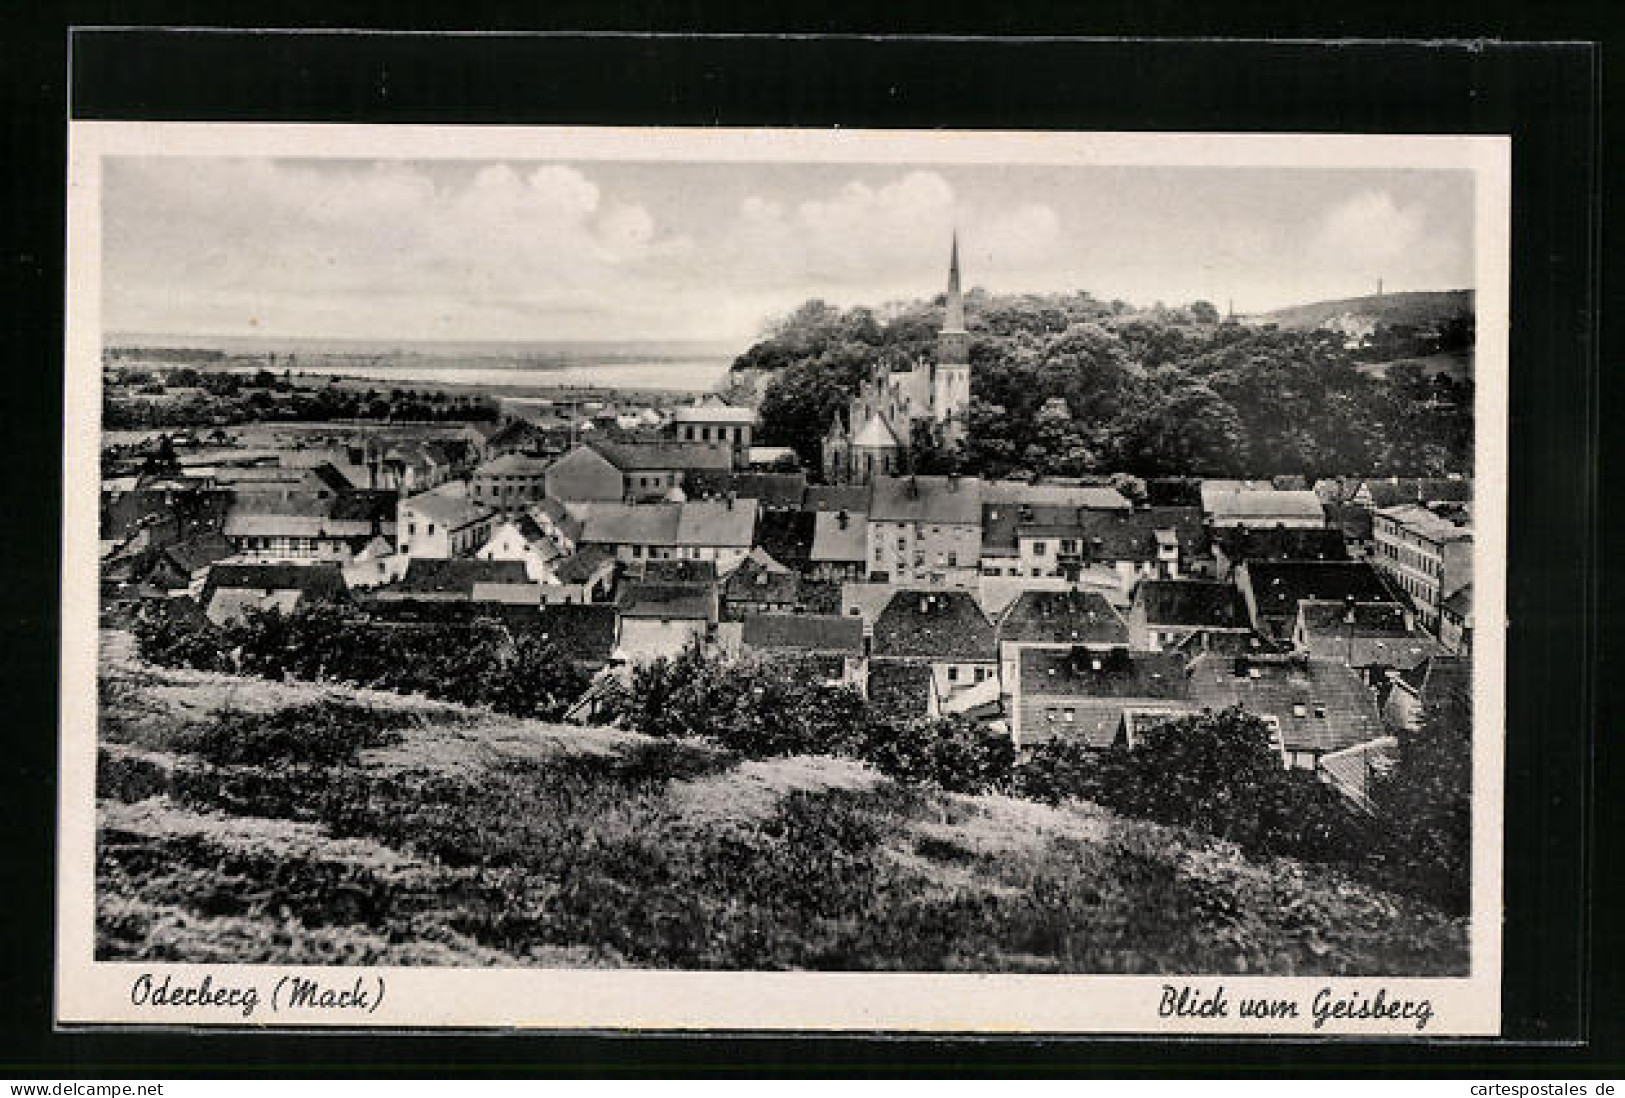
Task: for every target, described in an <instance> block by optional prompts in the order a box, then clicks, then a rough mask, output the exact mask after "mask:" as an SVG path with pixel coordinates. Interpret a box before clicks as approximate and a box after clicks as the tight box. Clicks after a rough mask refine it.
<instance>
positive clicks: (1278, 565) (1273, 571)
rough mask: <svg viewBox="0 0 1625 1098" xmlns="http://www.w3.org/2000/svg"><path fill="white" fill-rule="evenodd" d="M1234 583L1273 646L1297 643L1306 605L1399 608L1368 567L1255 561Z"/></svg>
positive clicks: (1342, 563)
mask: <svg viewBox="0 0 1625 1098" xmlns="http://www.w3.org/2000/svg"><path fill="white" fill-rule="evenodd" d="M1234 579H1235V583H1236V587H1237V589H1238V590H1240V591H1241V597H1242V599H1243V600H1244V601H1245V602H1246V604H1247V616H1248V618H1249V619H1250V620H1251V621H1252V625H1253V628H1254V629H1256V630H1257V631H1258V632H1259V633H1260V634H1262V635H1263V637H1264V638H1265V639H1266V640H1270V641H1290V640H1291V639H1292V631H1293V629H1294V628H1295V627H1296V625H1297V621H1298V604H1299V603H1300V602H1303V601H1304V600H1305V599H1312V600H1322V601H1330V602H1338V603H1342V602H1347V601H1349V600H1351V599H1352V600H1353V601H1355V602H1387V603H1398V602H1399V598H1398V597H1397V596H1396V595H1395V594H1394V593H1393V592H1392V591H1390V590H1389V588H1388V585H1387V584H1386V583H1384V582H1383V580H1382V577H1381V576H1380V575H1378V574H1377V570H1376V569H1375V568H1373V567H1371V565H1369V564H1367V563H1366V562H1365V561H1307V560H1275V561H1251V562H1248V563H1244V564H1242V565H1240V566H1239V567H1237V568H1236V570H1235V573H1234Z"/></svg>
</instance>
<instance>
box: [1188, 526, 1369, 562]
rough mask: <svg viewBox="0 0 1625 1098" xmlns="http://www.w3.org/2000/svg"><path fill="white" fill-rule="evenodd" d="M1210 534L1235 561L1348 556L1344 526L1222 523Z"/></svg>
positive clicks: (1232, 560)
mask: <svg viewBox="0 0 1625 1098" xmlns="http://www.w3.org/2000/svg"><path fill="white" fill-rule="evenodd" d="M1210 537H1211V538H1212V540H1213V548H1214V550H1215V551H1216V552H1218V551H1222V552H1223V553H1224V555H1225V556H1226V557H1228V558H1229V560H1230V563H1231V564H1236V563H1239V562H1241V561H1244V560H1348V557H1349V552H1348V545H1347V544H1346V543H1345V542H1344V540H1343V531H1342V530H1341V529H1332V528H1327V527H1316V528H1313V529H1305V528H1303V527H1267V526H1266V527H1253V526H1220V527H1216V528H1215V529H1214V530H1213V531H1212V533H1211V535H1210Z"/></svg>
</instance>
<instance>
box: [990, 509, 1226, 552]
mask: <svg viewBox="0 0 1625 1098" xmlns="http://www.w3.org/2000/svg"><path fill="white" fill-rule="evenodd" d="M1034 510H1035V516H1034V517H1035V520H1041V519H1042V518H1043V516H1041V515H1039V514H1037V511H1038V510H1039V509H1037V508H1035V509H1034ZM1027 526H1028V524H1027V523H1025V522H1023V523H1022V530H1021V533H1022V534H1023V535H1025V534H1026V532H1027ZM1033 528H1034V529H1041V528H1042V527H1040V526H1038V525H1037V524H1036V523H1035V525H1034V527H1033ZM1067 530H1074V531H1076V533H1077V536H1078V537H1079V539H1080V540H1081V541H1082V543H1083V545H1082V549H1083V556H1084V558H1085V559H1087V560H1098V561H1119V560H1131V561H1149V560H1156V559H1157V554H1158V542H1157V532H1158V531H1160V530H1172V531H1173V534H1174V539H1175V540H1176V541H1177V542H1178V544H1179V555H1180V557H1181V559H1183V560H1186V561H1189V560H1190V559H1192V558H1193V557H1200V556H1205V555H1206V554H1207V552H1208V541H1207V531H1206V530H1205V529H1204V527H1203V525H1202V511H1201V508H1199V507H1144V508H1140V509H1137V510H1134V511H1090V510H1085V511H1079V512H1077V522H1076V524H1075V525H1074V526H1071V527H1061V528H1058V531H1057V532H1058V536H1061V537H1067V536H1070V534H1069V533H1067V532H1065V531H1067Z"/></svg>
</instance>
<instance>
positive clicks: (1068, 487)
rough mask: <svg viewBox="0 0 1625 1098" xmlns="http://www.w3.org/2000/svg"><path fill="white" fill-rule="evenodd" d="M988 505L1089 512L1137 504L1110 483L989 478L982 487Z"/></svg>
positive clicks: (1117, 508)
mask: <svg viewBox="0 0 1625 1098" xmlns="http://www.w3.org/2000/svg"><path fill="white" fill-rule="evenodd" d="M982 502H983V503H985V504H1011V505H1014V506H1017V507H1019V506H1021V505H1022V504H1027V505H1028V506H1047V507H1081V508H1083V509H1084V510H1087V511H1130V510H1133V507H1134V505H1133V504H1132V503H1130V502H1129V501H1128V500H1127V499H1126V498H1124V496H1123V493H1121V492H1119V491H1118V490H1117V489H1116V488H1114V487H1112V486H1111V485H1109V484H1070V483H1061V482H1058V481H1054V480H1050V481H1026V480H990V481H986V482H985V483H984V484H983V486H982Z"/></svg>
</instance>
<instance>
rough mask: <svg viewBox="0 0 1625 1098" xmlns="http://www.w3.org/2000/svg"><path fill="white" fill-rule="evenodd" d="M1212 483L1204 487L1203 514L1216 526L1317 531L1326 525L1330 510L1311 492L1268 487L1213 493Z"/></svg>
mask: <svg viewBox="0 0 1625 1098" xmlns="http://www.w3.org/2000/svg"><path fill="white" fill-rule="evenodd" d="M1210 483H1211V482H1209V483H1204V484H1203V485H1202V512H1203V516H1204V517H1205V518H1206V519H1207V521H1208V522H1210V523H1211V524H1212V525H1214V526H1215V527H1222V526H1252V527H1264V528H1273V527H1307V528H1314V527H1317V526H1325V525H1326V508H1325V507H1324V506H1323V505H1322V504H1321V502H1320V497H1319V496H1317V495H1315V493H1314V492H1311V491H1309V490H1307V489H1304V490H1302V491H1278V490H1276V489H1275V488H1274V487H1273V486H1268V487H1266V488H1264V489H1262V490H1255V489H1251V488H1241V489H1236V490H1227V489H1223V488H1219V489H1214V490H1210ZM1266 484H1267V482H1266Z"/></svg>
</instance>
